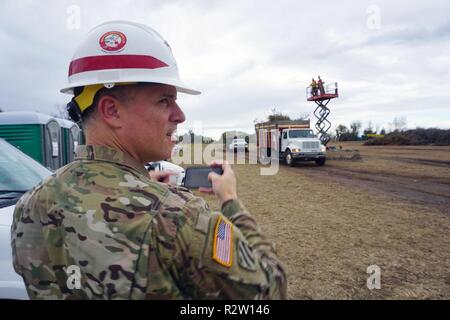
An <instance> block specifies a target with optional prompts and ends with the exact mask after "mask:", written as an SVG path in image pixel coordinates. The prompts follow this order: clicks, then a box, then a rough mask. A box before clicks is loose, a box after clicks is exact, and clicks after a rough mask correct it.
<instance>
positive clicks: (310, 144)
mask: <svg viewBox="0 0 450 320" xmlns="http://www.w3.org/2000/svg"><path fill="white" fill-rule="evenodd" d="M302 149H303V150H308V149H319V142H318V141H305V142H303V148H302Z"/></svg>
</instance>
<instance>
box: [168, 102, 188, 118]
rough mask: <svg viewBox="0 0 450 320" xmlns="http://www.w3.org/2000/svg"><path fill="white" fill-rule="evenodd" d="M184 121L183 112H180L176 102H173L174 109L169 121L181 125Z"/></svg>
mask: <svg viewBox="0 0 450 320" xmlns="http://www.w3.org/2000/svg"><path fill="white" fill-rule="evenodd" d="M185 120H186V116H185V115H184V112H183V110H181V108H180V106H179V105H178V104H177V103H176V102H174V109H173V112H172V115H171V117H170V121H172V122H175V123H182V122H184V121H185Z"/></svg>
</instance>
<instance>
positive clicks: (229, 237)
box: [212, 217, 233, 267]
mask: <svg viewBox="0 0 450 320" xmlns="http://www.w3.org/2000/svg"><path fill="white" fill-rule="evenodd" d="M232 253H233V225H232V223H231V222H229V221H227V220H224V219H223V218H222V217H219V219H218V220H217V224H216V227H215V230H214V244H213V257H212V258H213V260H214V261H216V262H217V263H218V264H220V265H223V266H225V267H231V265H232Z"/></svg>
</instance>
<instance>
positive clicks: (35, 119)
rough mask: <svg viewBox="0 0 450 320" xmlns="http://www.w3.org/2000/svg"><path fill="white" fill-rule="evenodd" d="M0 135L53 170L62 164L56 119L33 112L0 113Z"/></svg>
mask: <svg viewBox="0 0 450 320" xmlns="http://www.w3.org/2000/svg"><path fill="white" fill-rule="evenodd" d="M0 137H1V138H3V139H5V140H6V141H8V142H9V143H10V144H12V145H14V146H15V147H17V148H18V149H20V150H22V151H23V152H24V153H26V154H27V155H29V156H30V157H32V158H33V159H35V160H36V161H39V162H40V163H42V164H43V165H44V166H45V167H47V168H49V169H51V170H56V169H58V168H59V167H61V166H62V165H63V159H62V158H63V157H62V151H61V141H62V140H61V131H60V126H59V124H58V121H57V120H56V119H55V118H53V117H50V116H48V115H45V114H41V113H37V112H0Z"/></svg>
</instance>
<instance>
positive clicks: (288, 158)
mask: <svg viewBox="0 0 450 320" xmlns="http://www.w3.org/2000/svg"><path fill="white" fill-rule="evenodd" d="M284 161H285V162H286V165H287V166H289V167H293V166H294V158H292V153H291V152H290V151H287V152H286V156H285V157H284Z"/></svg>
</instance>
